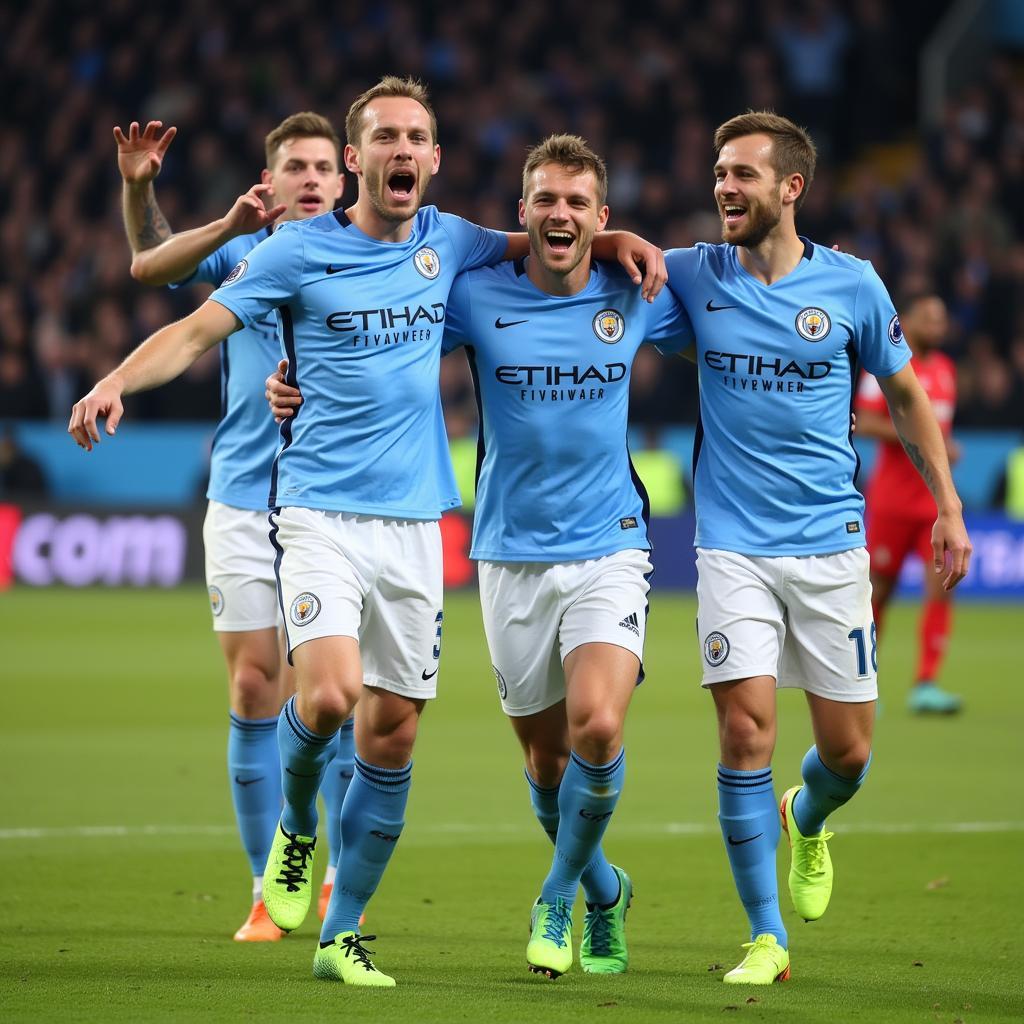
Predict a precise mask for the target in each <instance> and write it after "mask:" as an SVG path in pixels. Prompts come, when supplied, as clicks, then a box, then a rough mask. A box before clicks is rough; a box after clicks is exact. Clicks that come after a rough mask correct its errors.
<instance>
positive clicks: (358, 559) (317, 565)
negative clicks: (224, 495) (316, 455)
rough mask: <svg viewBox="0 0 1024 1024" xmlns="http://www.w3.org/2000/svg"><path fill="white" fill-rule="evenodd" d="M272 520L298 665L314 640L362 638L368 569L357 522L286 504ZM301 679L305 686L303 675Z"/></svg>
mask: <svg viewBox="0 0 1024 1024" xmlns="http://www.w3.org/2000/svg"><path fill="white" fill-rule="evenodd" d="M270 525H271V530H270V539H271V543H272V544H273V545H274V548H275V550H276V552H277V562H276V566H277V578H278V586H279V589H280V597H281V606H282V608H283V610H284V627H285V635H286V639H287V644H288V651H289V655H290V657H291V659H292V661H293V662H295V664H296V667H297V668H298V664H299V663H298V661H297V660H296V658H295V654H296V651H297V649H298V648H299V647H300V646H301V645H303V644H306V643H308V642H310V641H311V640H320V639H324V638H327V637H348V638H350V639H352V640H353V641H355V642H356V643H357V644H358V641H359V630H360V621H361V618H362V612H363V601H364V596H365V592H366V589H367V584H366V578H367V575H368V572H367V568H366V566H365V565H364V564H363V554H362V552H361V550H360V549H359V547H358V545H357V544H354V543H353V539H352V537H351V536H350V533H351V530H350V528H349V527H350V525H351V524H350V523H347V522H346V521H345V520H344V519H343V517H342V515H341V514H339V513H328V512H321V511H318V510H315V509H306V508H282V509H277V510H275V511H274V512H272V513H271V514H270ZM344 646H345V645H342V647H344ZM305 660H306V661H311V660H314V659H312V658H306V659H305ZM317 660H318V659H317ZM296 685H297V686H298V687H299V688H300V689H301V686H302V681H301V679H299V680H297V682H296Z"/></svg>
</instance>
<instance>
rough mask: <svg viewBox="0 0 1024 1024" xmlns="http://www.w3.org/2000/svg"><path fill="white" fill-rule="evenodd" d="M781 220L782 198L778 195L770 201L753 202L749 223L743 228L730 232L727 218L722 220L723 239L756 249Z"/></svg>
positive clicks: (733, 243) (748, 218) (748, 214)
mask: <svg viewBox="0 0 1024 1024" xmlns="http://www.w3.org/2000/svg"><path fill="white" fill-rule="evenodd" d="M781 220H782V200H781V199H779V198H778V197H775V198H774V200H773V201H771V202H769V203H760V202H759V203H751V204H750V205H749V206H748V207H747V223H746V225H745V227H743V228H742V229H741V230H739V231H733V232H731V233H730V232H729V229H728V227H727V226H726V223H725V220H724V219H723V220H722V241H723V242H729V243H730V244H731V245H742V246H743V247H744V248H745V249H754V248H756V247H757V246H759V245H760V244H761V243H762V242H763V241H764V240H765V239H766V238H767V237H768V236H769V235H770V234H771V233H772V231H773V230H774V229H775V228H776V227H777V226H778V223H779V221H781Z"/></svg>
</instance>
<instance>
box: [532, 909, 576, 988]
mask: <svg viewBox="0 0 1024 1024" xmlns="http://www.w3.org/2000/svg"><path fill="white" fill-rule="evenodd" d="M526 965H527V967H529V968H530V970H531V971H533V973H534V974H544V975H546V976H547V977H549V978H550V979H551V980H552V981H554V979H555V978H558V977H560V976H561V975H563V974H565V972H566V971H567V970H569V968H570V967H572V907H570V906H569V905H568V904H567V903H566V902H565V900H563V899H562V898H561V897H558V899H556V900H555V902H554V903H545V902H544V901H543V900H541V898H540V897H539V896H538V897H537V902H536V903H534V905H533V912H532V913H531V914H530V942H529V944H528V945H527V947H526Z"/></svg>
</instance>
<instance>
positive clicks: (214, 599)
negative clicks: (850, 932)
mask: <svg viewBox="0 0 1024 1024" xmlns="http://www.w3.org/2000/svg"><path fill="white" fill-rule="evenodd" d="M207 590H209V592H210V611H211V612H213V614H214V615H220V613H221V612H222V611H224V594H223V592H222V591H221V589H220V587H212V586H211V587H207Z"/></svg>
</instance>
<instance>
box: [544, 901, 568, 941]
mask: <svg viewBox="0 0 1024 1024" xmlns="http://www.w3.org/2000/svg"><path fill="white" fill-rule="evenodd" d="M569 922H570V917H569V908H568V907H567V906H566V905H565V900H563V899H557V900H555V902H554V904H553V905H552V907H551V909H550V910H549V911H548V915H547V918H546V920H545V921H544V938H545V939H547V940H548V941H549V942H553V943H554V944H555V945H556V946H564V945H565V933H566V932H567V931H568V930H569Z"/></svg>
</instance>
